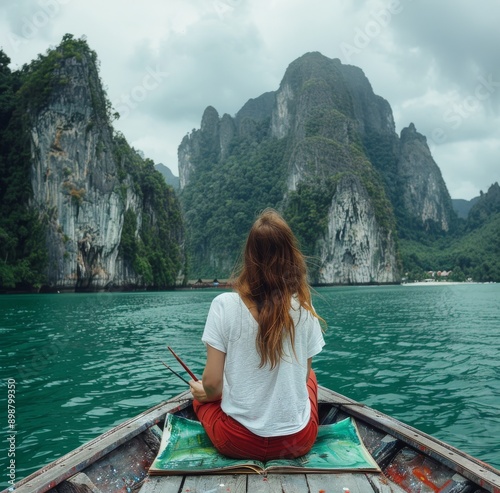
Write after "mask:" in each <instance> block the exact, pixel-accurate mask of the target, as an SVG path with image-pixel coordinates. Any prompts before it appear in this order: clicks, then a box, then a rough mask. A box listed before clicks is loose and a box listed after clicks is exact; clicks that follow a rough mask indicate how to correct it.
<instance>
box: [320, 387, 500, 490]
mask: <svg viewBox="0 0 500 493" xmlns="http://www.w3.org/2000/svg"><path fill="white" fill-rule="evenodd" d="M318 401H322V402H331V403H333V404H336V405H341V406H342V408H343V409H344V410H345V411H346V412H348V413H349V414H350V415H351V416H353V417H355V418H359V419H361V420H363V421H365V422H367V423H369V424H370V425H372V426H375V427H377V428H380V429H382V430H384V431H385V432H386V433H389V434H391V435H393V436H395V437H396V438H398V439H399V440H401V441H403V442H404V443H406V444H408V445H410V446H411V447H413V448H415V449H417V450H420V451H421V452H422V453H424V454H426V455H429V456H430V457H433V458H434V459H436V460H437V461H438V462H441V463H442V464H445V465H446V466H447V467H449V468H450V469H452V470H453V471H455V472H458V473H459V474H461V475H462V476H465V477H466V478H468V479H470V480H471V481H473V482H474V483H476V484H478V485H480V486H482V487H483V488H484V489H485V490H487V491H489V492H491V493H500V471H498V470H497V469H495V468H494V467H492V466H490V465H489V464H485V463H484V462H482V461H480V460H478V459H475V458H474V457H471V456H470V455H468V454H466V453H465V452H462V451H461V450H458V449H457V448H455V447H452V446H451V445H448V444H446V443H444V442H442V441H440V440H438V439H437V438H434V437H432V436H430V435H427V434H426V433H423V432H421V431H419V430H417V429H416V428H413V427H411V426H409V425H407V424H405V423H402V422H401V421H398V420H397V419H395V418H392V417H390V416H387V415H386V414H383V413H381V412H379V411H376V410H375V409H372V408H370V407H367V406H365V405H363V404H360V403H358V402H356V401H353V400H352V399H348V398H347V397H345V396H343V395H341V394H338V393H337V392H334V391H333V390H329V389H326V388H324V387H318Z"/></svg>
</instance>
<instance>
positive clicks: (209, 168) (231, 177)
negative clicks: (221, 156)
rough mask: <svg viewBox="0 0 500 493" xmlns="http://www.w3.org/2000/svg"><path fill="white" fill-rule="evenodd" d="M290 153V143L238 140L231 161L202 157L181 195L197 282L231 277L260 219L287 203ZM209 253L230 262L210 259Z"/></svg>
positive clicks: (192, 271) (209, 154)
mask: <svg viewBox="0 0 500 493" xmlns="http://www.w3.org/2000/svg"><path fill="white" fill-rule="evenodd" d="M285 151H286V139H283V140H276V139H269V140H263V141H260V142H258V141H256V140H254V138H253V137H241V138H235V139H234V140H233V142H232V144H231V150H230V157H229V158H228V159H226V160H224V161H222V162H217V160H216V159H214V152H215V151H214V149H211V148H210V147H208V150H207V151H206V152H204V153H203V154H202V155H201V156H200V158H199V160H198V161H197V162H196V170H195V172H194V173H193V176H192V177H191V178H190V182H189V184H188V185H187V186H186V187H185V189H184V190H183V192H182V195H181V200H182V205H183V209H184V214H185V220H186V228H187V235H188V241H189V245H190V246H191V248H190V250H189V258H190V260H189V262H190V265H189V272H190V274H191V275H192V276H194V277H196V278H198V277H212V278H214V277H220V278H226V277H228V276H229V275H230V274H231V273H232V270H233V268H234V266H235V263H236V261H237V259H238V255H239V253H240V252H241V248H242V246H243V243H244V241H245V239H246V235H247V234H248V231H249V229H250V226H251V225H252V223H253V220H254V219H255V216H256V214H257V213H258V212H260V211H261V210H262V209H265V208H266V207H274V206H276V204H277V203H278V202H279V201H280V200H281V199H282V197H283V193H284V185H285V184H284V180H283V177H284V175H285V172H284V168H283V156H284V153H285ZM210 252H217V258H226V259H227V262H225V263H220V262H218V261H217V260H214V259H211V258H210ZM221 254H222V255H221ZM213 257H214V258H215V256H213Z"/></svg>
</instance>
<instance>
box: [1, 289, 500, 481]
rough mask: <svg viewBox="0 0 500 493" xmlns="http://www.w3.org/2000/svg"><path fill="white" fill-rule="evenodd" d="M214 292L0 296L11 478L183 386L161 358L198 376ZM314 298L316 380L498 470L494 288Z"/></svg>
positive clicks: (497, 301)
mask: <svg viewBox="0 0 500 493" xmlns="http://www.w3.org/2000/svg"><path fill="white" fill-rule="evenodd" d="M217 294H218V292H217V291H212V290H207V291H205V290H200V291H178V292H161V293H112V294H108V293H106V294H104V293H102V294H60V295H22V296H21V295H19V296H18V295H15V296H1V297H0V338H1V339H0V340H1V345H0V358H1V359H0V362H1V363H0V407H1V410H0V426H1V428H0V429H1V430H2V436H7V431H8V428H7V425H8V419H7V397H8V387H7V384H8V382H9V379H14V380H15V381H16V384H15V391H16V393H15V426H16V431H17V435H16V443H15V446H16V448H15V459H16V479H17V480H19V479H21V478H22V477H25V476H26V475H28V474H29V473H31V472H33V471H34V470H36V469H38V468H40V467H41V466H43V465H45V464H47V463H48V462H50V461H52V460H54V459H55V458H57V457H59V456H60V455H62V454H64V453H66V452H69V451H70V450H72V449H74V448H75V447H77V446H78V445H80V444H82V443H85V442H86V441H88V440H90V439H92V438H94V437H95V436H97V435H99V434H100V433H102V432H103V431H105V430H107V429H109V428H110V427H112V426H114V425H116V424H118V423H120V422H121V421H123V420H125V419H127V418H130V417H132V416H134V415H135V414H138V413H139V412H141V411H143V410H145V409H147V408H149V407H151V406H153V405H155V404H157V403H158V402H160V401H162V400H164V399H167V398H169V397H171V396H173V395H175V394H177V393H179V392H181V391H183V390H185V384H184V383H183V382H182V381H180V380H178V379H177V378H176V377H175V376H173V375H171V374H170V373H169V372H167V371H166V369H165V368H164V367H163V366H162V365H161V362H160V361H161V360H164V361H168V362H170V363H172V366H174V367H175V363H174V362H173V361H172V357H171V356H170V355H169V353H168V351H167V349H166V346H167V345H171V346H173V347H174V348H175V349H176V350H177V351H178V352H179V353H180V354H182V355H183V357H184V359H185V360H186V361H187V362H188V363H189V364H190V366H191V367H192V369H193V370H194V371H195V372H196V373H198V374H201V372H202V370H203V362H204V348H203V346H202V344H201V342H200V337H201V333H202V330H203V324H204V320H205V316H206V313H207V311H208V308H209V306H210V302H211V300H212V299H213V297H214V296H216V295H217ZM314 303H315V307H316V309H317V311H318V312H319V313H320V314H321V315H322V316H323V318H325V320H326V321H327V323H328V329H327V332H326V334H325V339H326V342H327V345H326V347H325V349H324V351H323V352H322V353H321V354H320V355H318V357H317V358H316V360H315V362H314V367H315V369H316V372H317V375H318V380H319V382H320V384H322V385H324V386H326V387H329V388H332V389H334V390H337V391H339V392H341V393H342V394H345V395H347V396H349V397H351V398H353V399H356V400H358V401H361V402H363V403H365V404H367V405H369V406H372V407H375V408H377V409H379V410H380V411H382V412H385V413H387V414H390V415H392V416H395V417H397V418H398V419H400V420H402V421H405V422H406V423H408V424H411V425H412V426H415V427H417V428H419V429H421V430H422V431H425V432H427V433H430V434H432V435H435V436H437V437H438V438H440V439H442V440H445V441H447V442H449V443H451V444H452V445H454V446H456V447H458V448H460V449H462V450H464V451H466V452H468V453H470V454H472V455H474V456H476V457H478V458H480V459H482V460H484V461H486V462H489V463H490V464H492V465H493V466H495V467H497V468H500V442H499V438H498V437H500V285H497V284H485V285H476V284H472V285H449V286H392V287H351V288H321V289H318V290H317V293H316V295H315V301H314ZM176 368H178V367H176ZM178 369H179V371H180V372H182V370H181V369H180V368H178ZM11 396H12V394H11ZM11 417H12V415H11ZM2 443H3V446H2V449H1V450H0V471H1V476H0V487H5V486H7V480H8V477H7V473H6V472H5V471H7V464H8V460H9V458H8V452H9V450H10V449H9V443H8V442H7V441H6V440H2Z"/></svg>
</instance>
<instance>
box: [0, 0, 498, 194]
mask: <svg viewBox="0 0 500 493" xmlns="http://www.w3.org/2000/svg"><path fill="white" fill-rule="evenodd" d="M499 17H500V3H499V2H498V1H497V0H483V2H482V3H481V8H479V6H477V5H476V4H474V3H471V2H470V1H468V0H441V1H440V2H433V1H431V0H419V1H418V2H416V1H413V0H357V1H352V0H350V1H348V0H310V1H308V2H303V1H302V0H286V1H285V0H190V1H189V2H186V1H185V0H169V1H168V2H164V1H161V0H143V1H142V2H140V3H139V2H120V1H118V0H108V1H107V2H105V3H103V2H101V1H98V0H85V1H84V0H16V1H15V2H5V1H4V4H3V5H2V8H1V10H0V46H1V47H2V48H3V49H4V51H5V52H6V53H7V55H8V56H10V58H11V59H12V61H13V66H14V67H20V66H21V65H22V64H24V63H27V62H29V61H30V60H32V59H33V58H36V56H37V55H38V54H39V53H44V52H45V51H46V50H47V48H48V47H49V46H51V45H52V46H55V45H57V44H58V43H59V42H60V40H61V38H62V36H63V35H64V34H65V33H72V34H74V35H75V36H77V37H79V36H81V35H83V34H84V35H86V36H87V39H88V42H89V45H90V47H91V48H92V49H94V50H95V51H96V52H97V54H98V56H99V59H100V61H101V78H102V80H103V82H104V85H105V87H106V88H107V92H108V96H109V98H110V99H111V101H112V102H113V103H115V106H117V109H118V111H120V110H121V111H120V112H121V113H122V118H121V119H120V120H119V121H118V122H116V127H117V128H118V129H119V130H121V131H123V133H124V134H125V136H126V137H127V139H128V140H129V142H130V143H131V144H132V145H134V146H135V147H136V148H139V149H141V150H143V151H144V153H145V155H146V156H148V157H151V158H152V159H154V160H155V161H156V162H163V163H165V164H166V165H168V166H170V167H171V168H172V170H173V171H174V173H177V169H176V155H177V147H178V145H179V143H180V141H181V139H182V137H183V136H184V135H185V134H186V133H187V132H189V131H191V129H192V128H197V127H199V124H200V120H201V116H202V114H203V110H204V109H205V107H206V106H208V105H212V106H214V107H215V108H216V109H217V110H218V111H219V114H221V115H222V114H223V113H225V112H227V113H229V114H234V113H236V112H237V111H238V110H239V108H241V106H243V104H244V103H245V102H246V101H247V100H248V99H249V98H255V97H257V96H259V95H260V94H262V93H263V92H266V91H270V90H275V89H277V87H278V85H279V83H280V80H281V78H282V77H283V74H284V72H285V70H286V68H287V66H288V65H289V64H290V63H291V62H292V61H293V60H294V59H296V58H297V57H299V56H301V55H303V54H304V53H306V52H308V51H320V52H321V53H323V54H324V55H326V56H328V57H331V58H340V59H341V60H342V62H343V63H351V64H353V65H357V66H359V67H361V68H362V69H363V71H364V73H365V74H366V76H367V77H368V78H369V80H370V82H371V84H372V86H373V88H374V91H375V92H376V93H377V94H379V95H380V96H382V97H384V98H385V99H387V100H388V101H389V103H390V104H391V106H392V108H393V111H394V116H395V121H396V126H397V130H398V131H400V130H401V129H402V128H403V127H406V126H407V125H409V123H410V122H414V123H415V125H416V127H417V129H418V131H419V132H420V133H423V134H424V135H426V136H427V137H428V141H429V143H430V145H431V149H432V152H433V155H434V158H435V160H436V162H437V163H438V165H439V166H440V168H441V170H442V172H443V176H444V177H445V181H446V183H447V185H448V188H449V190H450V194H451V195H452V197H454V198H459V197H460V198H466V199H470V198H472V197H473V196H476V195H478V193H479V190H481V189H482V190H486V189H487V188H488V187H489V185H490V184H491V183H493V182H494V181H497V180H498V179H499V177H498V174H499V171H498V170H499V167H498V159H497V156H498V155H499V154H498V151H499V145H498V142H500V136H499V135H498V133H497V132H496V128H498V123H499V121H498V118H499V115H498V104H499V101H500V90H499V89H500V65H499V64H498V61H497V60H498V57H497V50H498V46H499V45H500V31H499V30H498V29H497V25H496V23H497V19H498V18H499ZM349 46H350V47H351V48H349ZM155 74H156V78H155ZM481 80H483V81H486V85H485V87H486V88H487V90H486V92H485V91H484V90H483V91H482V92H480V93H479V97H478V93H477V87H478V85H479V84H480V81H481ZM488 91H489V92H488ZM486 95H487V96H488V97H484V96H486ZM436 129H441V131H442V132H441V133H442V134H444V135H445V138H442V139H441V140H439V139H437V138H436V137H437V136H439V135H441V134H440V133H439V132H437V133H436Z"/></svg>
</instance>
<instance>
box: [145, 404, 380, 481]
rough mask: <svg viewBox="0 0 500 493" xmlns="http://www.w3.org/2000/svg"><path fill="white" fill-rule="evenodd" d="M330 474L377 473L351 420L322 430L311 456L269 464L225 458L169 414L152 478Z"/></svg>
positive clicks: (199, 429) (198, 431) (194, 427)
mask: <svg viewBox="0 0 500 493" xmlns="http://www.w3.org/2000/svg"><path fill="white" fill-rule="evenodd" d="M328 471H332V472H333V471H334V472H339V471H375V472H380V469H379V467H378V465H377V463H376V462H375V461H374V459H373V458H372V456H371V455H370V454H369V452H368V451H367V450H366V448H365V446H364V445H363V442H362V441H361V440H360V438H359V435H358V432H357V429H356V425H355V423H354V422H353V421H352V420H351V418H346V419H344V420H343V421H339V422H338V423H333V424H331V425H323V426H320V427H319V432H318V438H317V439H316V442H315V444H314V446H313V448H312V449H311V451H310V452H309V453H307V454H306V455H304V456H302V457H299V458H297V459H290V460H288V459H280V460H271V461H268V462H266V463H263V462H260V461H255V460H240V459H231V458H229V457H225V456H223V455H221V454H219V453H218V452H217V450H216V449H215V447H214V446H213V445H212V442H211V441H210V438H208V435H207V434H206V433H205V430H204V429H203V426H202V425H201V423H199V422H198V421H192V420H190V419H186V418H182V417H179V416H175V415H173V414H167V417H166V419H165V427H164V430H163V436H162V440H161V445H160V450H159V452H158V456H157V457H156V459H155V460H154V462H153V464H152V465H151V467H150V469H149V474H150V475H174V474H213V473H215V472H216V473H218V474H223V473H227V474H234V473H261V474H264V473H271V472H275V473H308V474H309V473H313V472H318V473H319V472H321V473H325V472H328Z"/></svg>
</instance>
